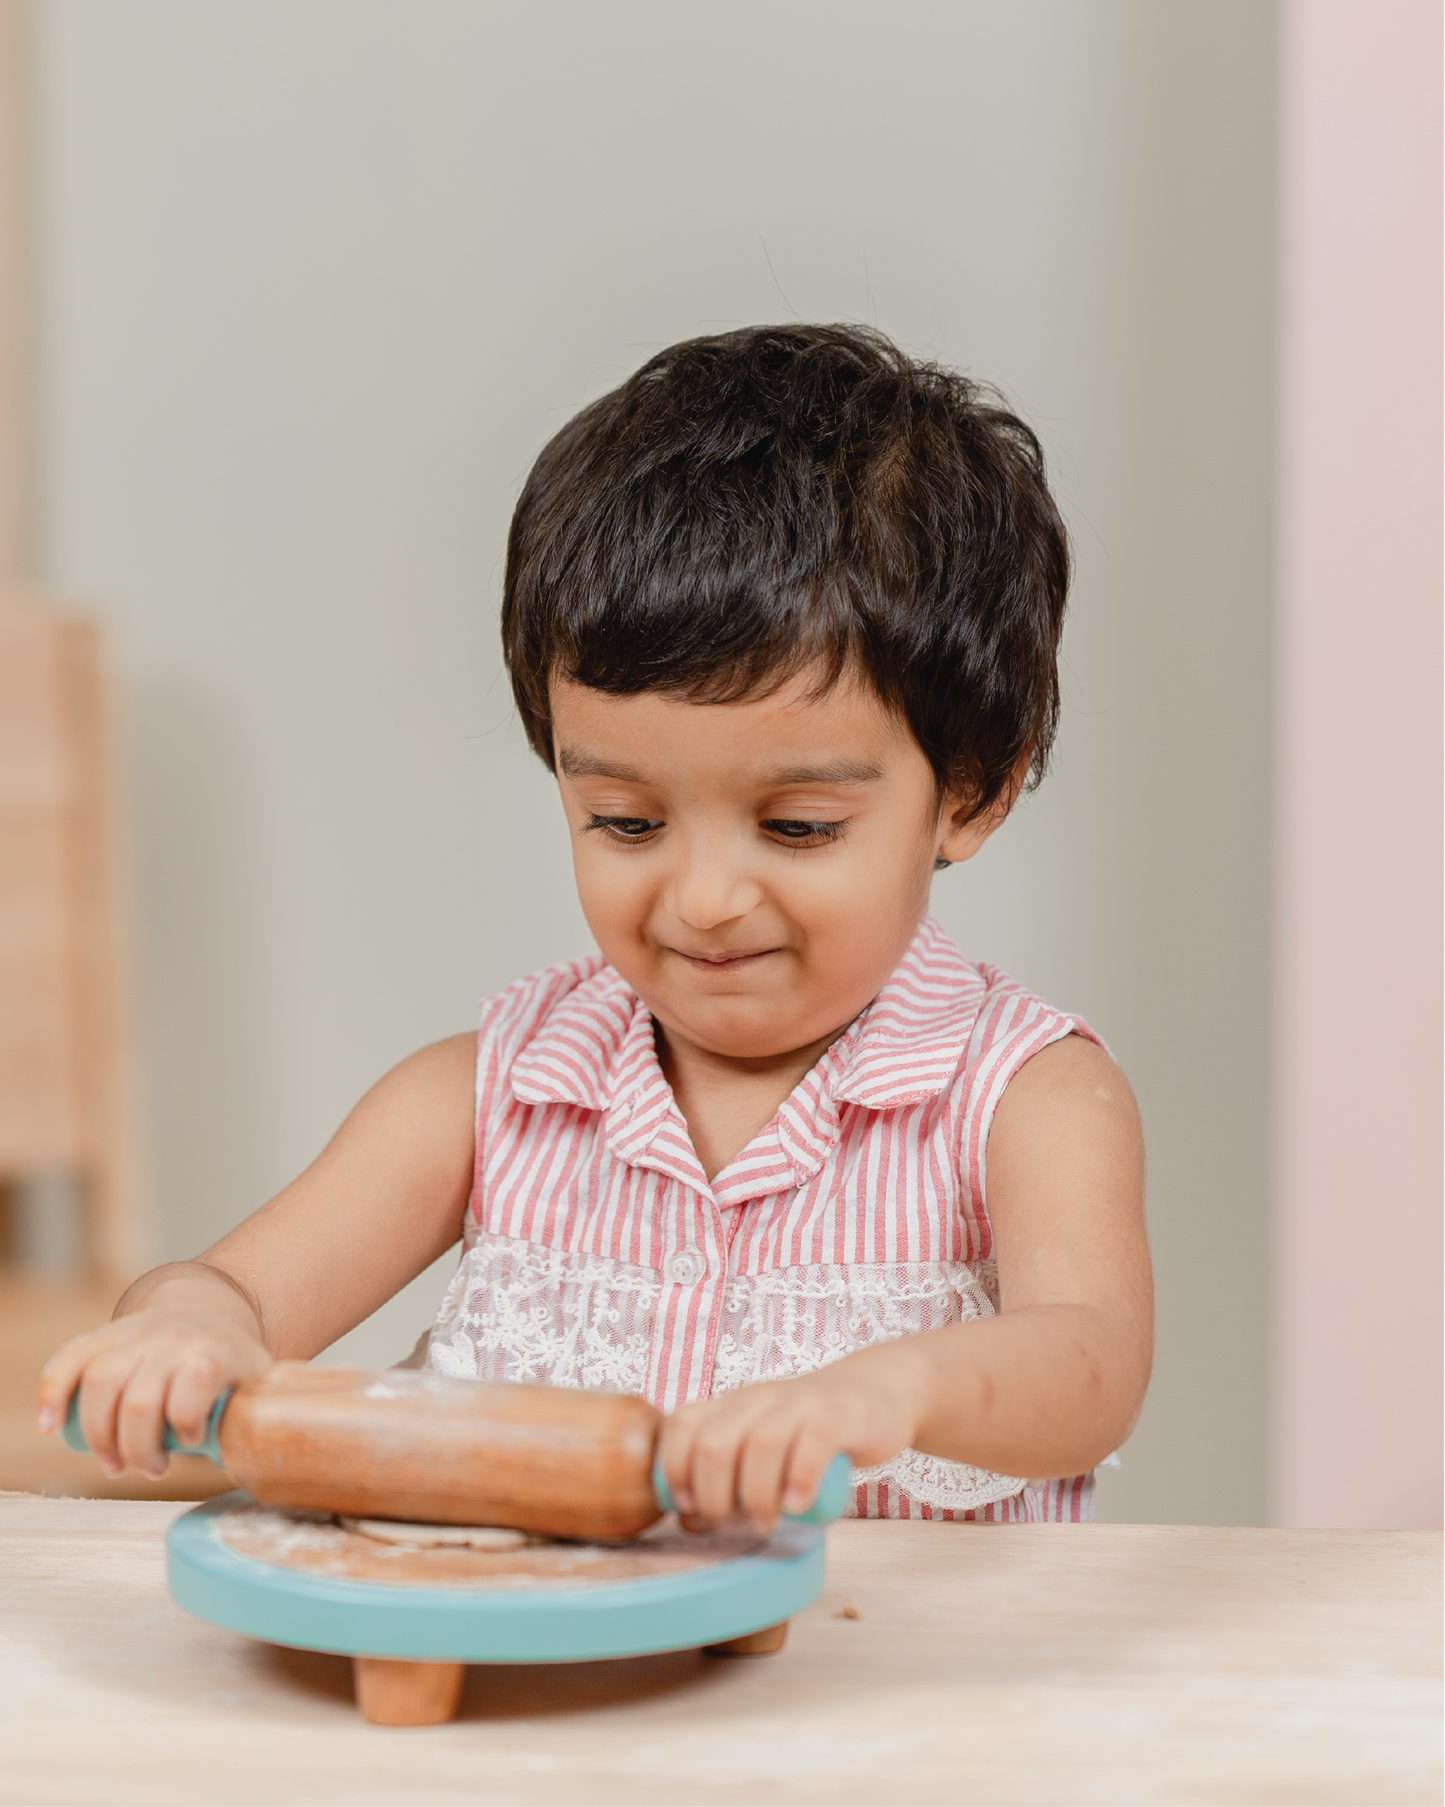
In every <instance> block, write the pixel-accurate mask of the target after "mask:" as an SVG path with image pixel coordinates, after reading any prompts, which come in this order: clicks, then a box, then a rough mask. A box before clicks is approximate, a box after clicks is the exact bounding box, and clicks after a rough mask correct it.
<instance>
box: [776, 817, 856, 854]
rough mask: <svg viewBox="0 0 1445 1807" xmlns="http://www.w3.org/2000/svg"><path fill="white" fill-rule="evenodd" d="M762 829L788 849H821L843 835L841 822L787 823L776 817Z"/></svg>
mask: <svg viewBox="0 0 1445 1807" xmlns="http://www.w3.org/2000/svg"><path fill="white" fill-rule="evenodd" d="M763 827H764V828H766V829H767V831H768V833H769V834H771V835H776V836H777V838H778V839H779V840H780V841H786V842H787V843H788V845H789V846H790V847H821V846H823V845H825V844H826V843H827V842H828V841H836V840H837V839H838V838H839V836H840V835H841V834H842V833H843V827H844V824H843V823H841V822H789V821H784V820H782V819H780V818H778V817H774V818H773V819H772V820H770V821H767V822H764V823H763Z"/></svg>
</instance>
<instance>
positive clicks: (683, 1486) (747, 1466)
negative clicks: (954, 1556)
mask: <svg viewBox="0 0 1445 1807" xmlns="http://www.w3.org/2000/svg"><path fill="white" fill-rule="evenodd" d="M920 1367H922V1369H923V1371H922V1372H921V1371H920ZM926 1369H927V1364H926V1363H925V1364H922V1365H921V1364H920V1363H919V1361H918V1358H917V1354H916V1352H915V1351H914V1350H912V1349H910V1348H909V1339H904V1340H903V1341H901V1342H896V1343H885V1344H881V1345H878V1346H877V1347H874V1348H872V1349H861V1350H859V1351H858V1352H857V1353H856V1354H854V1355H850V1356H846V1357H845V1358H844V1359H843V1360H841V1361H838V1362H834V1363H832V1364H830V1365H829V1366H828V1367H826V1368H820V1369H818V1370H817V1371H816V1372H814V1373H812V1374H802V1375H799V1376H797V1377H796V1378H795V1379H791V1380H769V1381H762V1382H760V1383H759V1384H758V1385H756V1386H751V1387H740V1388H739V1389H738V1390H737V1391H736V1392H733V1393H721V1394H718V1395H716V1396H715V1397H714V1398H712V1399H706V1400H701V1401H699V1402H698V1403H697V1404H696V1405H685V1406H681V1407H679V1409H678V1410H677V1411H675V1412H674V1413H673V1414H672V1415H671V1417H669V1418H667V1419H666V1420H665V1421H664V1423H663V1429H662V1461H663V1468H664V1470H665V1472H666V1474H667V1484H668V1486H669V1487H670V1488H671V1490H672V1497H673V1499H674V1500H675V1501H676V1502H677V1508H678V1513H679V1515H680V1517H681V1519H682V1523H683V1525H684V1527H685V1528H686V1529H687V1530H690V1531H691V1530H704V1529H706V1528H708V1527H709V1526H711V1525H713V1524H717V1523H721V1522H725V1521H726V1520H728V1519H734V1518H737V1517H738V1516H739V1515H741V1516H743V1517H745V1518H747V1519H750V1520H751V1521H752V1522H753V1523H754V1524H755V1525H756V1526H757V1527H758V1529H759V1530H761V1531H771V1530H772V1528H773V1526H774V1525H775V1524H776V1523H777V1519H778V1514H779V1512H805V1511H806V1510H807V1508H808V1507H809V1506H810V1505H811V1504H812V1503H813V1499H814V1496H815V1495H816V1493H817V1490H818V1483H819V1482H820V1481H821V1479H822V1477H823V1471H824V1469H825V1468H826V1467H827V1466H828V1464H829V1462H831V1461H832V1459H833V1457H834V1456H836V1455H837V1453H838V1452H839V1450H844V1451H846V1452H847V1454H848V1457H849V1459H850V1460H851V1461H852V1462H853V1463H854V1464H855V1465H856V1466H858V1467H865V1468H866V1467H871V1466H872V1465H873V1464H874V1463H877V1462H886V1461H887V1460H888V1459H889V1457H890V1456H896V1455H897V1454H898V1452H899V1450H900V1449H903V1448H904V1447H905V1446H906V1445H907V1444H909V1443H911V1442H912V1441H913V1438H914V1436H915V1435H916V1432H917V1426H918V1423H919V1418H920V1412H919V1405H920V1396H921V1395H922V1394H923V1393H924V1392H925V1389H926V1380H927V1375H926Z"/></svg>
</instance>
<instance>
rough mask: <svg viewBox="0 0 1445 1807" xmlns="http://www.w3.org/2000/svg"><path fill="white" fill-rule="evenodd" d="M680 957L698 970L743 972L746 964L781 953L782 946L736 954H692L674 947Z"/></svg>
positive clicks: (741, 950) (748, 950) (752, 964)
mask: <svg viewBox="0 0 1445 1807" xmlns="http://www.w3.org/2000/svg"><path fill="white" fill-rule="evenodd" d="M672 951H673V953H675V954H676V955H677V956H678V958H679V959H681V960H686V961H687V963H688V965H689V966H691V967H693V968H694V969H695V970H696V971H698V972H707V973H733V972H741V971H742V970H743V968H744V967H746V966H754V965H756V964H757V962H758V961H759V960H766V959H767V957H768V955H769V954H779V953H781V952H782V949H781V948H777V947H758V948H744V949H740V950H739V951H738V952H737V953H735V954H690V953H689V952H688V951H687V949H686V948H685V947H675V948H673V950H672Z"/></svg>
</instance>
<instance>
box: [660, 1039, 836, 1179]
mask: <svg viewBox="0 0 1445 1807" xmlns="http://www.w3.org/2000/svg"><path fill="white" fill-rule="evenodd" d="M847 1026H848V1025H847V1024H846V1023H845V1024H843V1026H842V1028H839V1029H834V1030H832V1031H831V1032H830V1033H829V1034H827V1035H825V1036H823V1037H821V1038H820V1039H819V1040H818V1041H815V1042H812V1043H810V1044H809V1045H808V1046H807V1047H806V1048H795V1049H794V1050H793V1051H792V1052H791V1053H788V1054H772V1055H763V1056H760V1057H758V1058H756V1059H745V1058H740V1057H738V1056H734V1055H726V1054H713V1053H711V1052H710V1051H709V1050H708V1049H706V1048H699V1047H697V1046H695V1045H694V1044H693V1043H691V1042H689V1041H686V1040H684V1039H683V1037H681V1036H678V1035H668V1034H667V1033H666V1032H665V1031H664V1029H663V1027H662V1024H661V1023H659V1022H658V1021H657V1019H656V1018H655V1017H654V1018H653V1034H654V1036H655V1037H656V1040H657V1058H658V1061H659V1063H660V1064H661V1066H662V1071H663V1076H664V1078H665V1079H666V1080H667V1083H668V1084H669V1085H670V1086H671V1087H672V1096H673V1098H674V1100H675V1101H676V1104H677V1108H678V1110H679V1111H680V1112H681V1113H682V1119H683V1121H684V1123H686V1124H687V1131H688V1134H689V1135H690V1136H691V1137H692V1146H693V1149H694V1151H695V1153H696V1154H697V1158H698V1163H699V1165H700V1166H701V1167H702V1170H703V1172H704V1173H705V1174H706V1175H707V1177H708V1179H709V1181H711V1180H712V1179H713V1178H714V1177H715V1176H716V1175H717V1174H719V1173H721V1172H722V1170H723V1168H724V1167H726V1166H727V1164H728V1162H729V1161H731V1160H732V1159H733V1158H734V1156H736V1155H739V1154H741V1153H742V1151H743V1149H745V1148H746V1147H747V1145H748V1143H749V1142H751V1141H752V1139H753V1137H754V1136H755V1135H756V1134H757V1133H758V1131H759V1130H760V1129H762V1128H763V1126H764V1125H765V1124H767V1123H770V1122H771V1121H772V1119H773V1118H774V1117H775V1116H776V1115H777V1112H778V1107H779V1105H780V1104H782V1102H783V1100H784V1099H785V1098H786V1097H787V1096H788V1094H789V1093H790V1092H791V1091H792V1090H793V1088H794V1087H795V1086H796V1085H797V1083H798V1081H799V1080H800V1079H801V1078H802V1077H803V1075H804V1074H805V1073H806V1072H807V1071H808V1070H809V1068H810V1067H812V1066H814V1065H815V1064H816V1063H817V1061H818V1060H819V1058H820V1057H821V1056H822V1055H823V1054H824V1053H825V1052H826V1051H827V1050H828V1049H829V1048H831V1047H832V1045H833V1043H834V1042H835V1041H837V1039H838V1037H839V1036H840V1035H841V1034H842V1033H843V1030H844V1029H846V1028H847Z"/></svg>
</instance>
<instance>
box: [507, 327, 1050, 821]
mask: <svg viewBox="0 0 1445 1807" xmlns="http://www.w3.org/2000/svg"><path fill="white" fill-rule="evenodd" d="M1068 584H1069V548H1068V539H1067V535H1066V533H1065V530H1064V525H1063V522H1062V521H1061V520H1060V518H1059V513H1058V510H1057V508H1056V507H1055V506H1054V501H1053V498H1052V497H1051V496H1050V494H1049V490H1048V486H1047V484H1046V482H1045V479H1044V465H1043V454H1042V452H1041V450H1040V447H1039V442H1038V440H1037V439H1036V438H1035V436H1034V434H1033V433H1032V432H1031V431H1030V430H1029V428H1028V427H1027V426H1025V425H1024V423H1023V422H1022V421H1021V420H1019V419H1018V418H1017V417H1016V416H1015V415H1013V414H1011V413H1010V412H1009V411H1008V410H1007V409H1006V408H1005V407H1004V406H1003V405H1002V401H1001V398H1000V397H999V396H998V395H997V394H996V393H995V392H994V391H992V390H989V389H986V388H984V387H983V386H981V385H980V384H977V383H974V382H971V381H969V380H968V379H967V378H965V377H962V376H959V375H958V374H957V373H955V372H953V371H950V370H944V369H942V368H940V367H939V366H938V365H935V364H925V363H919V362H917V361H916V360H914V359H912V358H909V357H906V356H905V355H904V354H903V353H902V352H901V351H899V349H898V348H897V346H895V345H893V344H892V343H891V342H890V341H889V340H888V339H886V338H884V336H883V335H882V334H881V333H878V332H873V331H871V330H869V329H868V328H865V327H856V326H754V327H748V328H745V329H744V330H743V331H741V332H732V333H723V334H720V335H719V336H717V337H715V338H706V339H691V340H688V341H687V342H686V343H685V344H682V345H674V346H673V347H671V349H670V350H667V351H664V352H660V353H659V354H658V355H657V356H656V357H655V358H652V359H651V360H649V362H648V363H646V364H644V365H643V366H642V368H641V369H640V370H639V371H638V372H637V373H636V375H635V376H633V377H631V378H629V379H628V381H627V382H625V383H624V384H623V385H622V387H621V388H620V389H614V390H613V391H612V393H611V394H610V395H604V396H603V397H602V399H601V400H600V401H596V402H593V403H592V404H591V405H590V406H589V407H586V408H584V409H583V410H582V412H581V413H580V414H578V415H577V416H576V417H575V419H573V420H571V421H569V422H568V424H567V425H566V426H565V427H563V429H562V430H561V432H560V433H558V434H557V435H556V437H555V438H554V439H553V440H551V442H550V443H549V444H548V445H547V446H546V447H545V448H544V450H543V452H542V454H541V456H540V457H539V458H538V460H537V462H536V464H535V465H534V466H533V469H532V472H531V475H530V476H529V477H528V479H527V483H526V487H525V488H524V489H523V491H522V496H521V500H520V501H519V502H518V504H517V511H516V514H515V515H514V517H513V520H512V530H511V534H510V536H509V539H508V545H507V575H506V585H505V593H504V599H503V605H502V643H503V647H504V650H505V654H506V660H507V669H508V671H509V672H510V674H511V679H512V689H513V693H514V695H515V696H516V699H517V708H518V710H519V711H520V713H521V717H522V721H523V724H524V725H525V727H526V730H527V736H528V738H529V740H530V741H531V743H532V745H533V747H534V748H535V749H536V750H537V752H538V753H539V754H540V755H541V756H542V758H543V759H544V760H546V762H547V764H548V765H549V766H550V765H551V764H552V762H553V748H552V723H551V709H550V702H549V696H548V683H549V680H550V678H551V677H552V676H553V675H557V676H562V677H566V678H570V679H572V680H573V681H574V682H576V683H579V684H585V685H589V686H590V687H592V688H593V689H596V690H603V691H608V692H610V693H612V694H614V695H622V696H628V695H634V694H636V693H638V692H641V691H663V692H666V693H669V694H672V695H676V696H682V697H687V698H689V699H691V700H693V701H696V702H704V703H705V702H729V701H737V700H740V699H741V698H743V697H747V696H751V695H757V694H761V693H765V692H767V691H768V690H770V689H772V688H775V687H776V686H777V685H779V684H781V683H783V682H785V681H786V680H787V679H788V678H789V677H790V676H792V675H793V674H795V673H796V672H799V671H801V670H804V669H806V668H809V667H816V668H817V669H818V671H819V673H820V684H821V685H822V686H823V687H826V686H827V685H829V684H831V683H834V682H836V681H837V679H838V677H839V676H840V675H841V674H842V673H843V672H844V671H855V672H857V673H858V674H859V675H860V676H861V677H862V678H863V680H864V681H865V682H867V683H868V684H869V685H871V687H872V688H873V690H874V691H875V692H876V693H877V695H878V696H879V697H880V698H881V699H882V701H883V702H884V703H885V704H886V705H887V706H888V707H890V708H892V709H894V710H896V711H897V712H898V714H899V715H901V716H902V717H903V719H904V720H905V721H906V722H907V723H908V726H909V728H910V729H911V731H912V733H913V735H914V738H915V739H916V740H917V742H918V745H919V746H920V747H921V749H922V750H923V753H924V755H925V756H926V758H927V759H928V761H929V763H930V765H931V766H932V768H933V771H934V774H935V775H936V777H937V779H938V782H939V784H940V786H941V787H944V788H946V789H951V790H956V791H958V792H959V793H961V794H962V795H963V796H964V797H966V798H967V799H968V802H969V805H970V808H971V810H972V812H973V813H975V814H978V813H982V812H984V811H987V810H989V809H990V808H992V807H994V806H996V805H997V804H998V803H999V802H1000V801H1003V800H1006V799H1008V798H1009V797H1010V796H1011V794H1012V790H1013V785H1014V779H1015V775H1016V773H1017V771H1018V768H1019V766H1020V764H1021V763H1022V762H1024V761H1025V760H1027V761H1028V769H1029V776H1030V781H1031V783H1037V782H1038V780H1039V778H1040V777H1042V775H1043V771H1044V767H1045V764H1046V762H1047V759H1048V754H1049V749H1050V747H1051V745H1052V743H1053V738H1054V732H1055V728H1056V725H1057V720H1058V708H1059V686H1058V672H1057V654H1058V642H1059V633H1060V630H1061V627H1062V624H1063V615H1064V603H1065V598H1066V595H1067V592H1068Z"/></svg>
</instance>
